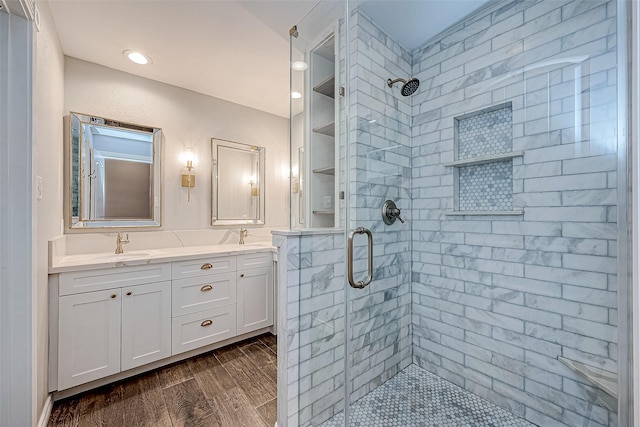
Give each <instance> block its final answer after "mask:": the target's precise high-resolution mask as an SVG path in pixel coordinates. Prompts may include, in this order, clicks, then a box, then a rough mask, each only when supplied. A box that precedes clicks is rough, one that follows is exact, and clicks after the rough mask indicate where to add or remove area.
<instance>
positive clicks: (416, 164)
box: [411, 0, 618, 426]
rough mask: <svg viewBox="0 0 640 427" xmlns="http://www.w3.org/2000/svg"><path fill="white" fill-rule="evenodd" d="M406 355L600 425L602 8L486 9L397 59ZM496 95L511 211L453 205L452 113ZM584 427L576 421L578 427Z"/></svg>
mask: <svg viewBox="0 0 640 427" xmlns="http://www.w3.org/2000/svg"><path fill="white" fill-rule="evenodd" d="M413 74H414V75H415V76H416V77H418V78H419V79H420V81H421V86H420V89H419V91H418V93H416V94H415V95H414V96H413V115H412V116H413V122H412V128H411V129H412V159H413V164H412V165H413V168H412V187H411V192H412V195H413V210H412V214H411V216H412V219H413V225H412V227H413V235H414V241H413V264H412V266H413V267H412V302H413V303H412V326H413V329H412V330H413V360H414V362H415V363H417V364H419V365H420V366H422V367H424V368H426V369H428V370H430V371H432V372H434V373H436V374H438V375H440V376H441V377H443V378H445V379H447V380H449V381H452V382H454V383H456V384H458V385H460V386H461V387H464V388H466V389H467V390H470V391H472V392H474V393H476V394H478V395H480V396H481V397H484V398H487V399H489V400H491V401H493V402H494V403H497V404H498V405H500V406H503V407H505V408H507V409H509V410H510V411H512V412H514V413H515V414H518V415H520V416H523V417H525V418H526V419H527V420H529V421H531V422H533V423H535V424H538V425H544V426H565V425H567V426H582V425H590V426H608V425H610V426H614V425H617V421H616V415H615V412H614V411H610V410H608V409H607V408H606V407H604V406H600V404H598V403H594V401H595V400H597V399H598V398H599V397H602V392H601V391H599V390H596V389H595V388H593V387H591V386H590V385H588V384H587V382H586V381H585V380H584V379H583V378H581V377H580V376H579V375H577V374H576V373H574V372H573V371H571V370H570V369H568V368H566V367H565V366H564V365H563V364H561V363H560V362H559V361H558V360H557V359H556V357H557V356H563V357H566V358H568V359H572V360H576V361H579V362H582V363H584V364H587V365H589V366H594V367H598V368H601V369H604V370H607V371H610V372H614V373H615V372H616V371H617V364H616V361H617V293H616V290H617V289H616V287H617V276H616V273H617V260H616V255H617V254H616V247H617V241H616V233H617V226H616V203H617V200H616V186H617V181H616V173H617V166H616V158H617V157H616V156H617V154H616V145H617V135H616V128H617V119H618V118H617V115H616V90H617V87H616V84H617V82H616V2H614V1H599V0H598V1H591V0H590V1H582V0H579V1H564V0H563V1H514V2H510V3H505V2H501V3H498V4H495V5H493V6H491V7H490V8H489V9H485V10H484V11H481V12H480V13H478V14H475V15H474V16H472V17H470V18H468V19H467V20H466V21H464V22H462V23H460V24H459V25H457V26H456V27H455V28H452V29H450V30H447V31H446V32H445V33H443V34H441V35H440V36H438V37H437V38H436V39H434V40H431V41H430V42H427V44H425V45H424V46H422V47H421V48H419V49H417V50H416V51H414V52H413ZM507 102H511V103H512V107H513V150H514V151H517V150H522V151H524V156H523V157H521V158H514V159H513V169H512V170H513V193H512V194H513V208H514V210H515V209H522V210H523V211H524V214H523V215H520V216H495V215H494V216H447V215H446V213H447V212H449V211H451V210H453V208H454V199H453V197H454V193H455V192H454V168H452V167H445V166H444V165H443V163H445V162H451V161H453V160H454V158H453V139H454V117H458V116H460V115H464V114H468V113H473V112H476V111H480V110H483V109H485V108H488V107H492V106H495V105H499V104H503V103H507ZM587 420H590V421H587Z"/></svg>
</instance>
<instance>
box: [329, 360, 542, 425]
mask: <svg viewBox="0 0 640 427" xmlns="http://www.w3.org/2000/svg"><path fill="white" fill-rule="evenodd" d="M343 423H344V412H341V413H339V414H337V415H336V416H334V417H333V418H331V419H330V420H328V421H326V422H325V423H323V424H321V426H320V427H340V426H343V425H344V424H343ZM355 426H358V427H465V426H469V427H506V426H509V427H534V425H533V424H531V423H529V422H527V421H525V420H523V419H522V418H518V417H517V416H515V415H513V414H511V413H509V412H507V411H505V410H504V409H502V408H500V407H498V406H495V405H494V404H492V403H490V402H488V401H486V400H484V399H482V398H480V397H478V396H476V395H474V394H472V393H469V392H468V391H466V390H464V389H462V388H460V387H458V386H456V385H454V384H452V383H450V382H448V381H446V380H443V379H442V378H439V377H437V376H436V375H433V374H431V373H430V372H427V371H425V370H424V369H422V368H420V367H418V366H417V365H410V366H409V367H407V368H406V369H404V370H403V371H402V372H400V373H399V374H398V375H396V376H395V377H393V378H391V379H390V380H389V381H387V382H386V383H384V384H382V385H381V386H380V387H378V388H376V389H375V390H374V391H372V392H371V393H369V394H368V395H366V396H364V397H363V398H362V399H360V400H358V401H357V402H356V403H355V404H354V405H352V407H351V423H350V424H349V427H355Z"/></svg>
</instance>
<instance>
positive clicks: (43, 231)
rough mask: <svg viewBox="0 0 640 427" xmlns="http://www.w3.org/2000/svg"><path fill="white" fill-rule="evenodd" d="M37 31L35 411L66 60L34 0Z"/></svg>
mask: <svg viewBox="0 0 640 427" xmlns="http://www.w3.org/2000/svg"><path fill="white" fill-rule="evenodd" d="M38 8H39V10H40V31H39V32H38V34H37V41H36V43H37V47H36V66H35V91H34V107H35V111H34V114H35V117H34V123H35V129H34V130H35V132H34V138H35V175H37V176H40V177H42V199H41V200H36V201H35V203H36V212H37V215H36V218H35V219H34V220H35V222H36V227H37V232H36V248H35V251H36V254H37V255H36V260H35V264H36V269H37V279H36V303H35V304H36V306H35V310H36V325H35V327H36V344H35V349H34V354H35V355H36V372H35V373H34V375H35V376H36V380H37V390H36V411H37V413H38V415H39V416H40V414H41V413H42V411H43V410H46V408H45V402H46V399H47V396H48V392H47V372H48V371H47V367H48V332H49V331H48V304H47V302H48V286H47V285H48V282H47V267H48V263H47V241H48V240H51V239H53V238H54V237H56V236H58V235H60V233H61V227H60V222H61V220H62V163H63V160H62V147H63V146H62V133H63V130H62V116H63V106H64V56H63V53H62V48H61V47H60V42H59V40H58V34H57V32H56V28H55V25H54V23H53V20H52V18H51V13H50V11H49V5H48V3H47V2H38Z"/></svg>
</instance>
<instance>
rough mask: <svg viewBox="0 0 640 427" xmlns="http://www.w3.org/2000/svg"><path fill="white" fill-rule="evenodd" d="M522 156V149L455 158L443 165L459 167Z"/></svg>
mask: <svg viewBox="0 0 640 427" xmlns="http://www.w3.org/2000/svg"><path fill="white" fill-rule="evenodd" d="M522 156H524V151H511V152H509V153H504V154H496V155H494V156H484V157H473V158H471V159H464V160H456V161H453V162H447V163H445V164H444V165H445V166H452V167H457V168H460V167H464V166H473V165H483V164H485V163H493V162H499V161H502V160H509V159H513V158H516V157H522Z"/></svg>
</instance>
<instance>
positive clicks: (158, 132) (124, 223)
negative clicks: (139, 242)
mask: <svg viewBox="0 0 640 427" xmlns="http://www.w3.org/2000/svg"><path fill="white" fill-rule="evenodd" d="M74 118H75V119H76V120H78V121H79V122H80V136H81V135H82V127H83V126H82V125H84V124H97V123H94V122H95V121H103V122H104V124H102V123H99V124H100V126H105V127H113V128H117V129H128V130H132V131H136V132H148V133H151V134H152V135H153V154H152V158H153V165H152V166H153V181H152V182H151V200H153V209H152V211H151V218H149V219H99V220H82V219H81V218H80V216H81V215H78V216H75V217H74V216H72V214H73V210H72V203H73V201H72V198H73V192H72V183H73V180H76V181H78V191H79V193H80V194H81V193H82V180H81V179H80V177H79V174H76V175H75V176H74V173H73V150H72V144H73V122H74ZM66 119H67V122H68V123H67V126H65V130H66V133H67V135H66V138H65V149H66V151H67V153H66V155H65V158H66V160H67V163H68V164H67V165H66V168H65V169H66V173H65V181H66V182H65V187H64V188H65V191H66V193H67V194H66V197H65V200H66V203H65V204H64V209H65V211H66V212H65V220H66V222H67V229H68V230H73V231H76V230H90V231H93V230H95V229H101V228H138V227H144V228H148V227H160V226H161V225H162V198H161V179H162V174H161V172H162V171H161V168H162V165H161V162H160V152H161V145H162V129H160V128H156V127H152V126H145V125H138V124H135V123H128V122H123V121H119V120H114V119H109V118H106V117H101V116H96V115H89V114H83V113H76V112H73V111H72V112H69V116H67V117H66ZM79 140H81V138H80V139H79ZM78 157H79V159H82V144H80V146H79V149H78ZM80 206H82V204H81V203H80Z"/></svg>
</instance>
